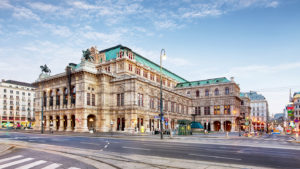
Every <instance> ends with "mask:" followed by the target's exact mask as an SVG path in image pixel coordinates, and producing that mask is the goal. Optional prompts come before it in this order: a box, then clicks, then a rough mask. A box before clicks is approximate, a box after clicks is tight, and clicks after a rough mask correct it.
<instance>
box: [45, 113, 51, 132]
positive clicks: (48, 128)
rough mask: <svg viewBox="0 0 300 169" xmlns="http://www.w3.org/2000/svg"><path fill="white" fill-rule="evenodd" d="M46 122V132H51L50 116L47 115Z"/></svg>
mask: <svg viewBox="0 0 300 169" xmlns="http://www.w3.org/2000/svg"><path fill="white" fill-rule="evenodd" d="M45 122H46V126H45V130H50V116H49V115H46V119H45Z"/></svg>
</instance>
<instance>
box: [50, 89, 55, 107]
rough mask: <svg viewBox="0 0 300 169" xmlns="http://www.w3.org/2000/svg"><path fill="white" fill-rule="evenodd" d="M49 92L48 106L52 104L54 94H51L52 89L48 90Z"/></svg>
mask: <svg viewBox="0 0 300 169" xmlns="http://www.w3.org/2000/svg"><path fill="white" fill-rule="evenodd" d="M49 94H50V103H49V105H50V106H53V96H54V95H53V91H52V90H50V93H49Z"/></svg>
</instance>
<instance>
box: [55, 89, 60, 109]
mask: <svg viewBox="0 0 300 169" xmlns="http://www.w3.org/2000/svg"><path fill="white" fill-rule="evenodd" d="M59 105H60V92H59V89H56V106H59Z"/></svg>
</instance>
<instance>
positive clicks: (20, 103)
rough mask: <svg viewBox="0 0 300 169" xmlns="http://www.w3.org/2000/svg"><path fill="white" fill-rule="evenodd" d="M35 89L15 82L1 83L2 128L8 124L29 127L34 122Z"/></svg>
mask: <svg viewBox="0 0 300 169" xmlns="http://www.w3.org/2000/svg"><path fill="white" fill-rule="evenodd" d="M34 90H35V88H34V87H33V85H32V84H29V83H24V82H18V81H14V80H6V81H5V80H2V81H1V82H0V122H1V126H0V127H2V126H3V127H5V126H6V124H7V123H8V122H9V123H13V124H17V123H19V124H21V125H23V126H26V125H28V122H31V121H33V120H34V97H35V91H34Z"/></svg>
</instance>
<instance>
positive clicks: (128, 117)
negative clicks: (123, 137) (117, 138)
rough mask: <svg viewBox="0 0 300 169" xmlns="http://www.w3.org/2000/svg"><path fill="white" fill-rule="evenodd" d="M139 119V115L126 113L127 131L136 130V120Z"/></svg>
mask: <svg viewBox="0 0 300 169" xmlns="http://www.w3.org/2000/svg"><path fill="white" fill-rule="evenodd" d="M135 120H137V115H136V114H135V115H130V114H125V131H126V132H130V133H132V132H135V124H134V121H135Z"/></svg>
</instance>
